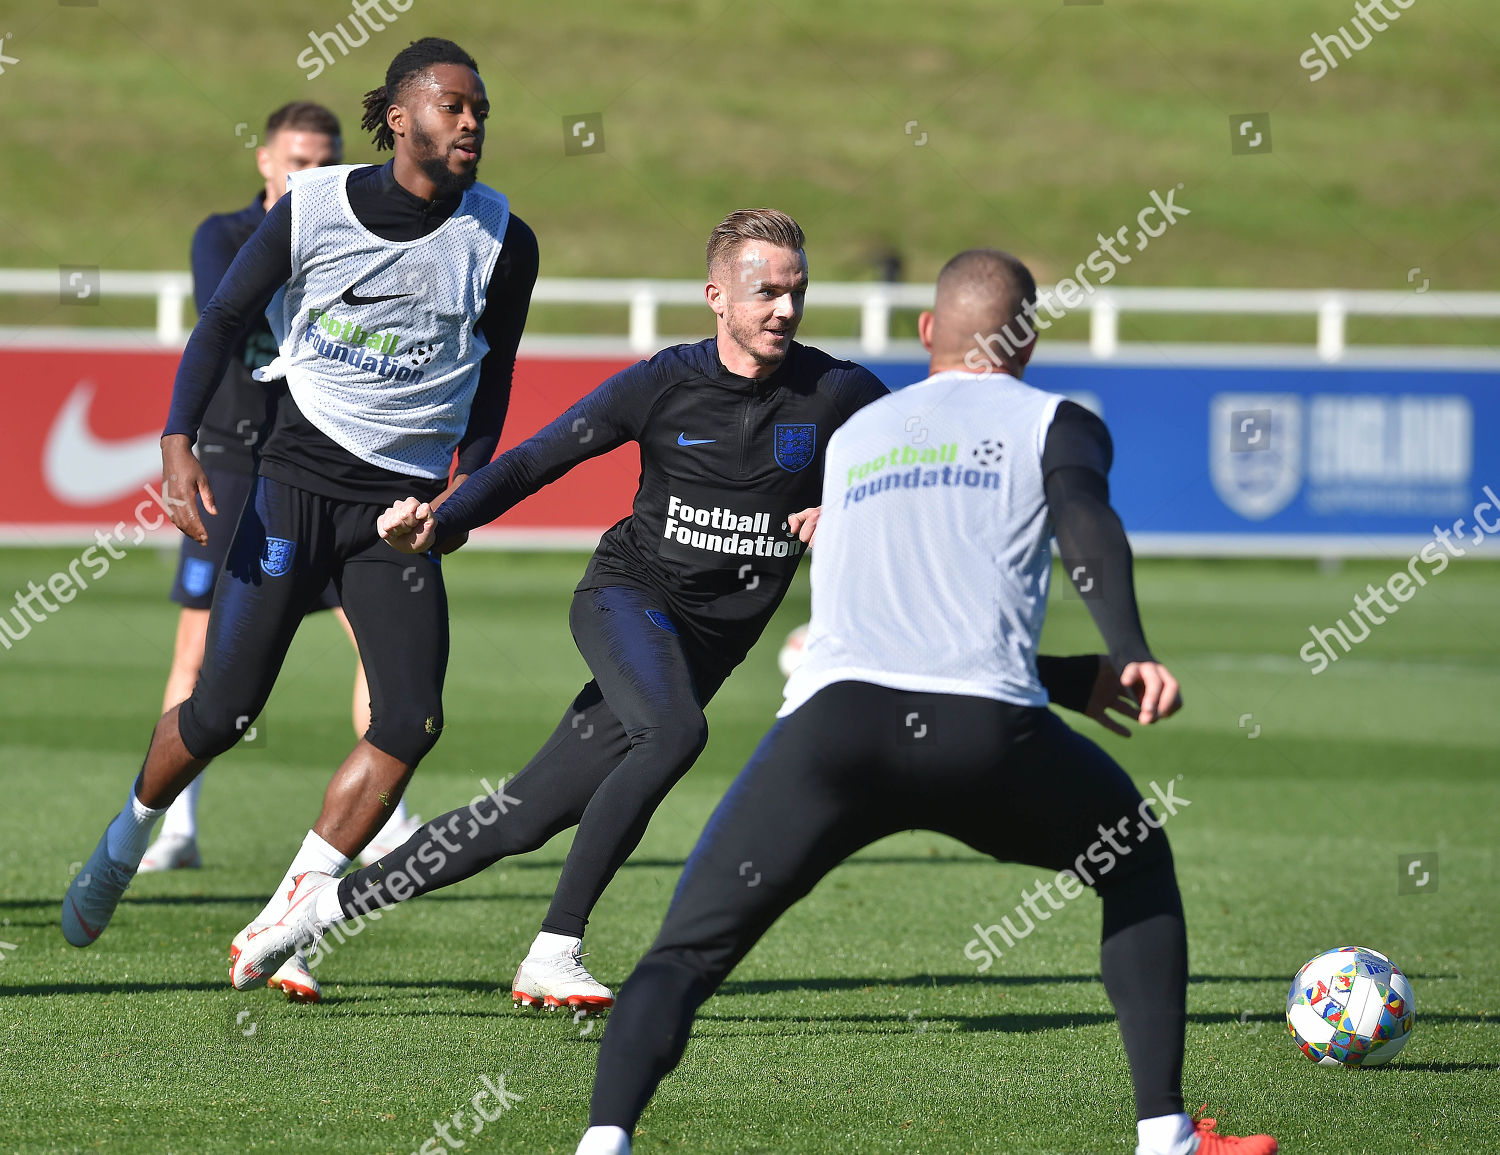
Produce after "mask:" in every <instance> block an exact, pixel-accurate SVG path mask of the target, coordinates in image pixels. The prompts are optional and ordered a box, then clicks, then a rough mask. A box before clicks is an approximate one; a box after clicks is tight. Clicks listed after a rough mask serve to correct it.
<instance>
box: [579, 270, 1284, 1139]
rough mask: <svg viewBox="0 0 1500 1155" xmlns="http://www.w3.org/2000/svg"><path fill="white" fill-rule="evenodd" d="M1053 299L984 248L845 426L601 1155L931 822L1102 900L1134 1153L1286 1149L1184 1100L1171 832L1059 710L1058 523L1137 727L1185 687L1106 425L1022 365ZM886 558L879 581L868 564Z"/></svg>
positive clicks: (664, 936)
mask: <svg viewBox="0 0 1500 1155" xmlns="http://www.w3.org/2000/svg"><path fill="white" fill-rule="evenodd" d="M1035 301H1036V285H1035V282H1034V281H1033V280H1032V277H1031V274H1030V272H1028V271H1027V269H1026V267H1025V266H1024V265H1023V264H1021V262H1020V261H1018V260H1016V259H1015V258H1014V257H1012V256H1010V255H1009V254H1007V253H1002V252H998V251H996V250H987V249H978V250H970V251H968V252H964V253H960V254H959V255H958V256H956V257H954V258H953V259H952V260H951V261H949V262H948V264H947V265H946V266H944V268H943V271H942V274H941V275H940V277H939V279H938V288H937V303H936V306H935V308H934V310H933V312H930V313H924V314H923V315H922V317H921V318H920V321H919V332H920V334H921V337H922V342H923V344H924V345H925V346H926V347H927V348H928V350H929V351H930V353H931V364H930V373H931V375H930V376H929V377H928V378H927V379H926V380H925V381H922V382H920V383H918V384H916V385H911V386H908V387H907V388H905V389H902V390H900V391H899V392H896V393H893V394H892V395H891V396H889V397H887V398H884V399H883V400H880V401H877V402H876V403H874V404H873V405H870V406H867V407H866V408H864V409H863V410H861V411H860V412H859V413H858V414H857V415H856V416H855V417H853V418H852V419H851V420H850V421H849V422H848V423H846V424H845V425H844V427H843V428H842V429H840V430H839V432H838V433H837V434H835V435H834V437H833V439H832V442H831V443H830V445H829V447H828V455H827V465H826V473H825V478H824V485H823V506H822V509H823V512H822V517H821V520H820V524H819V526H818V529H817V538H816V543H817V544H816V549H814V551H813V562H812V591H813V603H812V624H811V626H810V628H809V631H808V636H807V649H806V657H805V660H804V661H803V663H802V665H801V666H799V667H798V669H797V670H796V672H795V673H794V674H793V675H792V677H791V678H790V680H789V681H788V682H787V687H786V701H785V703H784V704H783V706H782V708H781V711H780V716H779V719H778V721H777V722H776V724H775V725H774V726H773V727H772V729H771V730H770V732H769V733H768V734H767V735H766V737H765V738H764V739H763V740H762V742H761V744H760V746H759V748H758V749H757V750H756V752H755V754H754V755H753V756H752V757H751V759H750V761H749V763H748V765H747V766H746V767H745V769H744V771H743V772H742V773H741V774H740V776H739V777H738V778H737V779H736V780H735V782H734V784H733V785H732V786H731V787H730V788H729V792H728V793H727V794H726V795H725V796H724V800H723V801H722V802H721V803H720V804H719V806H718V808H717V810H715V812H714V814H713V816H712V817H711V818H710V819H709V822H708V825H707V826H706V827H705V829H704V831H703V833H702V835H701V836H700V837H699V839H698V844H697V846H696V847H694V849H693V851H692V853H691V855H690V856H689V858H688V862H687V866H686V867H685V868H684V870H683V874H682V878H681V881H680V882H679V883H678V886H677V891H676V894H675V895H674V896H673V898H672V903H671V906H670V908H669V909H668V911H667V916H666V921H665V923H664V924H663V926H662V928H661V931H660V933H659V934H658V936H657V939H656V942H655V943H654V945H653V946H652V947H651V949H650V951H648V952H647V954H646V956H645V957H644V958H643V959H642V960H641V961H640V963H639V964H638V965H637V966H636V968H635V970H634V972H633V973H632V974H631V976H630V978H629V979H627V980H626V982H625V985H624V987H623V989H622V990H621V992H620V1000H619V1004H618V1005H617V1006H616V1007H615V1009H614V1013H613V1014H612V1016H611V1018H610V1023H609V1026H608V1029H607V1030H606V1031H605V1032H604V1039H603V1043H602V1045H601V1048H600V1053H599V1063H598V1072H597V1076H596V1078H595V1082H594V1094H593V1103H592V1107H591V1110H590V1114H589V1123H590V1127H589V1130H588V1131H587V1132H586V1133H585V1135H584V1137H583V1140H582V1142H581V1143H580V1144H579V1147H578V1155H628V1152H629V1151H630V1137H631V1135H632V1134H633V1133H634V1130H635V1126H636V1123H637V1122H638V1121H639V1119H640V1117H641V1113H642V1111H644V1109H645V1107H646V1104H647V1103H648V1102H649V1101H650V1099H651V1096H652V1095H653V1094H654V1093H655V1090H656V1087H657V1085H658V1084H659V1083H660V1081H661V1080H662V1079H663V1078H664V1077H665V1076H666V1075H667V1074H668V1072H670V1071H671V1070H672V1069H673V1068H674V1067H676V1066H677V1064H678V1063H679V1062H680V1061H681V1059H682V1055H683V1051H684V1050H685V1048H686V1046H687V1041H688V1035H689V1032H690V1030H691V1027H692V1021H693V1017H694V1015H695V1014H696V1012H697V1009H698V1007H699V1006H700V1005H701V1004H702V1003H703V1002H704V1000H706V999H707V998H708V997H709V996H710V995H712V994H713V993H714V991H715V990H717V989H718V987H719V984H720V983H722V982H723V980H724V978H725V976H726V975H728V974H729V972H730V971H731V970H733V968H734V967H735V965H736V964H737V963H738V962H739V961H740V959H742V958H743V957H744V956H745V954H746V953H747V952H748V951H749V950H750V948H751V947H752V946H754V945H755V943H756V942H757V941H758V940H759V939H760V937H761V936H762V935H763V934H765V932H766V931H767V930H768V929H769V928H770V926H771V925H772V924H773V923H774V922H775V921H776V920H777V918H779V917H780V916H781V915H782V913H784V912H785V911H786V910H787V908H789V907H790V906H791V905H792V904H793V903H795V902H796V901H798V900H799V899H800V898H802V897H803V896H804V895H806V894H807V893H808V892H809V891H810V890H811V889H812V888H813V887H814V886H815V885H816V884H817V882H818V881H819V880H820V879H821V878H822V877H823V876H824V875H826V874H827V873H828V872H829V871H831V870H832V869H833V868H834V867H835V866H837V865H838V864H839V863H841V862H843V861H844V860H845V859H846V858H848V857H849V856H850V855H851V854H853V853H854V852H855V851H857V850H859V849H860V848H861V847H863V846H867V845H869V844H870V843H872V842H874V841H876V840H877V839H880V838H884V837H885V836H887V835H890V834H895V833H897V832H899V831H903V830H911V829H927V830H934V831H939V832H941V833H943V834H947V835H950V836H951V837H954V838H957V839H959V840H960V841H962V842H964V843H966V844H968V845H969V846H971V847H973V848H974V849H976V850H979V851H981V852H983V853H986V854H989V855H991V856H993V857H994V858H996V859H998V860H1000V861H1007V862H1023V863H1027V864H1030V865H1034V866H1039V867H1043V868H1045V869H1047V870H1053V871H1058V872H1059V882H1058V888H1059V890H1061V891H1062V892H1063V894H1064V896H1065V897H1071V896H1070V895H1068V893H1067V889H1065V884H1064V882H1063V881H1061V880H1062V878H1063V875H1062V874H1061V872H1063V871H1068V872H1070V874H1071V878H1070V880H1069V882H1068V883H1067V884H1066V885H1067V886H1070V887H1072V888H1076V890H1077V892H1079V893H1081V890H1082V885H1081V883H1086V884H1087V885H1090V886H1092V887H1093V888H1094V889H1095V891H1096V892H1097V893H1098V895H1099V898H1100V900H1101V902H1102V906H1103V932H1102V944H1101V947H1100V970H1101V972H1102V975H1103V979H1104V986H1105V990H1106V992H1107V993H1108V994H1109V997H1110V1000H1111V1002H1112V1003H1113V1004H1114V1007H1115V1012H1116V1014H1117V1015H1118V1017H1119V1023H1120V1033H1121V1036H1122V1039H1123V1041H1124V1045H1125V1053H1126V1057H1127V1058H1128V1060H1129V1063H1130V1071H1131V1077H1132V1080H1133V1082H1134V1085H1135V1107H1136V1116H1137V1119H1138V1123H1137V1140H1138V1145H1137V1147H1136V1152H1137V1155H1191V1153H1193V1152H1197V1153H1199V1155H1229V1153H1234V1155H1270V1153H1272V1152H1274V1151H1275V1150H1276V1141H1275V1140H1274V1139H1272V1138H1271V1137H1270V1136H1266V1135H1258V1136H1253V1137H1250V1138H1245V1139H1241V1138H1234V1137H1230V1136H1224V1135H1219V1134H1217V1133H1216V1131H1215V1130H1214V1123H1213V1121H1212V1120H1200V1121H1198V1122H1197V1123H1196V1124H1195V1123H1194V1121H1193V1120H1192V1119H1191V1118H1190V1117H1189V1116H1188V1115H1187V1113H1186V1112H1185V1111H1184V1110H1183V1099H1182V1086H1181V1083H1182V1063H1183V1032H1184V1027H1185V1023H1186V1000H1187V933H1186V928H1185V925H1184V922H1183V912H1182V900H1181V898H1180V896H1179V893H1178V889H1177V880H1176V875H1175V872H1174V869H1173V864H1172V854H1171V851H1170V849H1169V848H1168V845H1167V839H1166V836H1165V834H1164V833H1163V832H1162V831H1161V830H1160V829H1159V826H1160V824H1161V822H1162V821H1163V820H1162V819H1160V818H1157V817H1155V816H1154V814H1153V813H1152V811H1151V810H1150V808H1149V806H1148V805H1147V804H1146V803H1145V802H1144V801H1143V800H1142V797H1141V794H1140V792H1139V791H1138V790H1137V789H1136V788H1135V786H1134V784H1133V783H1132V782H1131V780H1130V779H1129V778H1128V777H1127V776H1126V774H1125V772H1124V770H1122V769H1121V768H1120V767H1119V765H1118V764H1116V763H1115V761H1114V760H1113V759H1112V758H1110V757H1109V755H1107V754H1106V753H1105V752H1104V751H1103V750H1101V749H1100V748H1099V747H1098V746H1096V745H1095V744H1094V743H1093V742H1091V741H1089V740H1088V739H1087V738H1084V737H1083V736H1082V735H1079V734H1076V733H1074V732H1073V731H1072V730H1071V729H1069V728H1068V727H1067V725H1065V724H1064V723H1063V721H1062V720H1061V719H1060V718H1059V717H1057V715H1055V714H1053V713H1052V712H1051V711H1049V710H1048V709H1047V708H1046V706H1047V701H1048V698H1047V693H1046V691H1045V689H1044V687H1043V685H1042V683H1041V682H1040V680H1039V679H1038V676H1037V667H1036V649H1037V640H1038V638H1039V637H1040V635H1041V631H1042V622H1043V619H1044V617H1045V614H1046V606H1047V590H1048V584H1049V581H1050V573H1051V566H1052V555H1051V549H1050V541H1051V539H1052V537H1053V536H1054V534H1055V536H1056V539H1057V544H1058V549H1059V551H1060V552H1061V554H1062V559H1063V565H1064V567H1065V569H1066V570H1067V572H1069V573H1074V574H1079V580H1080V581H1082V580H1089V579H1092V580H1093V581H1094V582H1096V583H1097V585H1098V596H1097V597H1092V598H1089V599H1088V606H1089V609H1090V611H1091V613H1092V614H1093V617H1094V620H1095V623H1096V624H1097V626H1098V628H1099V632H1100V633H1101V634H1102V635H1103V637H1104V640H1105V642H1106V643H1107V644H1108V646H1109V661H1110V663H1111V666H1112V668H1113V669H1118V670H1119V671H1120V675H1119V684H1121V685H1123V686H1124V687H1126V688H1128V689H1130V690H1131V691H1133V692H1134V694H1135V696H1136V698H1137V700H1138V702H1139V714H1138V721H1139V722H1140V723H1141V724H1142V725H1150V724H1153V723H1154V722H1156V721H1157V720H1158V719H1161V718H1165V717H1168V716H1170V715H1171V714H1173V713H1175V712H1176V711H1177V709H1178V707H1179V706H1180V704H1181V699H1180V697H1179V694H1178V685H1177V682H1176V681H1175V679H1173V677H1172V675H1171V673H1170V672H1169V671H1168V670H1167V668H1166V667H1165V666H1163V665H1161V664H1160V663H1158V662H1157V661H1156V660H1155V659H1154V658H1153V657H1152V655H1151V651H1150V649H1149V648H1148V646H1147V644H1146V639H1145V636H1144V634H1143V632H1142V629H1141V624H1140V616H1139V613H1138V610H1137V607H1136V600H1135V589H1134V581H1133V577H1132V559H1131V553H1130V546H1129V543H1128V542H1127V541H1126V538H1125V532H1124V529H1123V528H1122V527H1121V525H1120V521H1119V518H1118V517H1117V516H1116V514H1115V512H1114V510H1113V509H1112V508H1111V507H1110V504H1109V484H1108V480H1107V477H1108V472H1109V467H1110V464H1111V460H1112V457H1113V447H1112V445H1111V442H1110V438H1109V433H1108V431H1107V430H1106V429H1105V426H1104V423H1103V422H1102V421H1100V420H1099V419H1098V418H1097V417H1095V416H1094V415H1093V414H1091V413H1089V412H1088V411H1087V410H1085V409H1082V408H1081V407H1079V406H1078V405H1075V404H1073V403H1071V402H1069V401H1066V400H1064V399H1063V398H1061V397H1059V396H1057V395H1055V394H1049V393H1044V392H1042V391H1041V390H1039V389H1034V388H1032V387H1030V386H1028V385H1025V384H1023V383H1022V382H1021V380H1020V376H1021V374H1022V372H1023V371H1024V370H1025V366H1026V362H1027V361H1028V360H1029V358H1030V356H1031V352H1032V350H1033V349H1034V347H1035V344H1034V341H1035V333H1034V330H1031V329H1029V321H1030V313H1031V312H1032V311H1033V310H1034V309H1035ZM1018 322H1019V323H1020V324H1021V325H1022V327H1023V329H1024V330H1025V332H1026V340H1025V341H1024V342H1016V341H1012V342H1011V343H1010V347H1011V348H1014V349H1015V350H1016V351H1015V353H1014V354H1012V355H1010V356H1009V358H1008V359H1007V361H1006V363H1005V364H1004V365H1003V366H1002V371H1000V372H996V373H985V372H974V371H971V370H970V369H967V368H966V367H965V366H966V361H965V358H966V357H968V356H970V355H971V353H972V351H973V350H976V349H977V350H979V351H980V352H981V353H983V351H984V349H985V348H986V346H985V345H984V344H983V342H984V339H985V335H986V334H1004V335H1005V336H1007V337H1009V336H1010V335H1011V333H1012V331H1013V328H1014V327H1015V326H1016V324H1017V323H1018ZM914 431H915V432H914ZM917 434H920V435H921V438H922V441H923V443H924V444H925V445H927V446H944V447H949V446H951V447H952V453H951V454H949V456H950V457H951V459H952V460H953V462H954V464H952V465H951V466H950V465H946V464H945V465H943V466H942V467H941V469H939V468H937V467H928V466H923V465H920V464H919V465H915V466H911V467H907V466H905V465H895V464H894V463H893V460H892V459H893V457H895V456H896V455H895V454H893V451H892V447H893V446H902V445H905V446H910V445H911V444H912V442H913V438H914V437H915V436H917ZM873 559H879V564H880V566H881V571H882V572H881V580H871V575H870V572H869V569H870V566H871V564H872V560H873ZM1085 559H1089V560H1085ZM1080 571H1081V573H1080ZM914 720H915V721H916V722H917V723H920V725H918V726H914V725H913V722H914ZM1106 836H1107V837H1108V838H1109V839H1111V842H1110V845H1111V847H1113V848H1114V851H1118V856H1116V854H1115V853H1113V852H1112V853H1110V854H1109V855H1108V862H1109V864H1110V865H1104V863H1105V860H1106V859H1105V856H1104V855H1102V854H1101V855H1097V856H1091V854H1090V852H1091V851H1092V850H1095V849H1098V848H1099V847H1101V846H1102V843H1101V842H1100V839H1101V838H1103V837H1106ZM1122 837H1123V838H1124V839H1125V841H1124V842H1119V841H1118V840H1119V839H1120V838H1122ZM747 861H753V862H754V863H755V869H756V871H757V872H758V882H757V885H756V886H754V887H748V886H746V885H745V880H744V877H743V874H742V870H743V864H744V863H745V862H747ZM1094 864H1098V865H1094ZM1080 880H1081V882H1080ZM1048 893H1049V898H1048V901H1049V903H1053V905H1054V906H1055V905H1056V903H1054V902H1053V900H1052V899H1051V898H1050V891H1049V892H1048ZM971 957H972V956H971Z"/></svg>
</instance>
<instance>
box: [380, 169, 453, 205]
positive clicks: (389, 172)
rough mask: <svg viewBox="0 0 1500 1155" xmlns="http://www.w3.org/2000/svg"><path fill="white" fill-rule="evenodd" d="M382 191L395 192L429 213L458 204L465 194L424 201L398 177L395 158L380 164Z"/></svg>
mask: <svg viewBox="0 0 1500 1155" xmlns="http://www.w3.org/2000/svg"><path fill="white" fill-rule="evenodd" d="M380 191H381V192H382V193H393V194H394V195H396V196H398V197H400V198H401V199H402V200H403V201H405V202H406V203H407V204H409V205H411V207H412V208H414V209H417V210H419V211H421V212H427V213H431V212H434V211H437V210H439V209H443V208H446V207H447V206H448V205H457V204H458V202H459V201H461V200H462V199H463V195H464V194H463V193H461V192H456V193H450V194H449V195H448V196H445V197H438V198H437V199H436V200H432V201H424V200H423V199H422V198H421V197H419V196H418V195H417V194H416V193H414V192H412V191H411V189H409V188H406V187H405V186H404V185H402V184H401V183H400V182H399V181H398V180H397V179H396V162H395V160H388V161H386V162H385V163H384V164H383V165H381V166H380Z"/></svg>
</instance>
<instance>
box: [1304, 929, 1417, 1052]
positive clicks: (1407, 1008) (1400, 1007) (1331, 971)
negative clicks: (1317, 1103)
mask: <svg viewBox="0 0 1500 1155" xmlns="http://www.w3.org/2000/svg"><path fill="white" fill-rule="evenodd" d="M1415 1022H1416V1002H1415V1000H1413V998H1412V993H1411V983H1409V982H1407V981H1406V976H1405V975H1404V974H1402V973H1401V970H1400V968H1398V967H1397V966H1396V964H1395V963H1393V962H1391V960H1390V959H1388V958H1386V957H1385V955H1383V954H1381V953H1380V952H1379V951H1378V950H1371V949H1370V948H1369V947H1363V946H1340V947H1335V948H1334V949H1333V950H1325V951H1324V952H1323V953H1322V954H1320V955H1316V956H1315V957H1313V958H1312V959H1310V960H1308V963H1307V965H1306V966H1304V967H1303V968H1302V969H1301V970H1300V971H1298V972H1297V977H1296V978H1294V979H1293V980H1292V989H1291V992H1290V993H1289V994H1288V995H1287V997H1286V1025H1287V1029H1288V1030H1289V1031H1291V1032H1292V1039H1293V1041H1294V1042H1296V1044H1297V1046H1298V1047H1299V1048H1300V1049H1301V1051H1302V1053H1303V1054H1304V1055H1306V1056H1307V1057H1308V1058H1309V1059H1311V1060H1312V1061H1313V1062H1315V1063H1318V1064H1320V1065H1322V1066H1326V1067H1375V1066H1379V1065H1380V1064H1381V1063H1389V1062H1390V1061H1391V1059H1392V1058H1393V1057H1394V1056H1395V1054H1396V1052H1397V1051H1399V1050H1400V1049H1401V1048H1402V1047H1404V1046H1405V1045H1406V1040H1407V1039H1409V1038H1410V1037H1411V1029H1412V1025H1413V1024H1414V1023H1415Z"/></svg>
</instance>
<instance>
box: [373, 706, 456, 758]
mask: <svg viewBox="0 0 1500 1155" xmlns="http://www.w3.org/2000/svg"><path fill="white" fill-rule="evenodd" d="M442 733H443V709H442V707H441V706H439V705H424V704H422V703H421V702H407V703H404V704H402V705H398V706H396V707H394V708H386V709H382V710H380V711H378V712H376V714H375V715H374V717H373V719H372V720H371V722H370V728H369V730H367V731H366V732H365V741H367V742H369V743H370V745H372V746H374V747H375V748H376V749H377V750H381V751H383V752H385V753H386V754H389V755H390V756H391V757H392V758H395V759H397V760H399V761H401V762H405V763H406V764H407V765H408V766H415V765H416V764H417V763H418V762H420V761H421V760H422V759H423V758H425V757H426V756H427V754H428V753H429V752H431V750H432V748H433V747H434V746H436V745H437V742H438V739H439V738H440V737H442Z"/></svg>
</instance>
